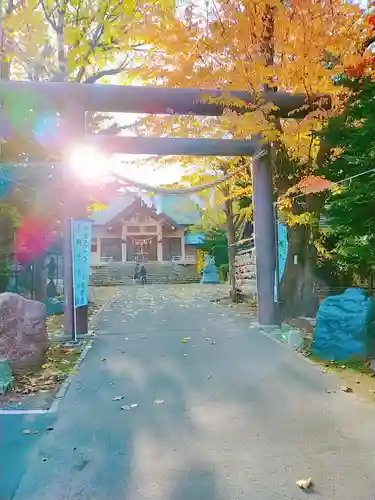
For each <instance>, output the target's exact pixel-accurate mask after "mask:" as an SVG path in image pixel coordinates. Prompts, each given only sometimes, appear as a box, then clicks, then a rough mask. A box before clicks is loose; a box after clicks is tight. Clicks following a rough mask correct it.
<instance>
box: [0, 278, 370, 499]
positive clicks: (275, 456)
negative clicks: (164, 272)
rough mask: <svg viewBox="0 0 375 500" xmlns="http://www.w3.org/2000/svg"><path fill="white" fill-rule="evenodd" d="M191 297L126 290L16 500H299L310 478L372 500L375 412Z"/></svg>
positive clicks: (327, 493)
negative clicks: (299, 484)
mask: <svg viewBox="0 0 375 500" xmlns="http://www.w3.org/2000/svg"><path fill="white" fill-rule="evenodd" d="M195 290H197V288H196V287H190V288H189V287H187V288H183V287H178V286H175V287H156V286H155V287H153V286H147V287H134V288H128V289H124V290H123V291H122V292H121V293H120V295H119V296H117V298H116V299H115V301H114V303H113V304H112V306H111V307H108V308H107V310H105V311H103V312H102V314H101V316H100V319H99V322H98V338H97V340H96V341H95V343H94V346H93V348H92V349H91V351H90V352H89V354H88V356H87V357H86V359H85V361H84V364H83V367H82V369H81V370H80V372H79V374H78V375H76V376H75V377H74V379H73V382H72V384H71V386H70V389H69V390H68V392H67V394H66V396H65V398H64V400H63V401H62V402H61V405H60V408H59V411H58V413H57V415H56V420H55V422H54V423H53V427H54V430H53V431H51V432H48V433H44V434H43V436H42V437H41V438H38V439H36V440H35V446H34V447H33V448H32V449H31V450H28V453H27V456H26V462H25V466H24V467H23V469H24V470H23V473H22V474H20V475H21V476H22V477H21V478H20V481H19V486H18V488H17V490H16V492H15V493H14V495H12V496H11V499H12V500H13V499H14V500H63V499H64V500H144V499H147V500H148V499H149V500H236V499H244V500H274V499H286V500H299V499H303V498H305V494H304V493H303V492H302V491H300V490H299V489H298V488H297V487H296V485H295V481H296V480H298V479H300V478H307V477H309V476H311V477H312V478H313V480H314V482H315V484H316V497H317V498H320V499H322V500H354V499H355V500H370V499H373V498H374V494H375V493H374V491H375V490H374V483H373V479H374V475H375V472H374V471H375V468H374V466H375V433H374V426H375V405H373V404H370V403H365V402H362V401H360V400H359V399H357V398H356V396H355V394H346V393H343V392H341V391H337V392H334V393H330V392H327V390H329V391H331V390H332V389H334V388H337V384H338V382H337V381H336V379H335V378H333V376H331V375H328V374H323V373H321V371H320V370H319V369H318V368H317V367H315V366H313V365H311V364H310V363H309V362H308V361H306V360H305V359H304V358H302V357H301V356H298V355H297V354H296V353H294V352H293V351H292V350H291V349H290V348H288V347H287V346H284V345H281V344H279V343H276V342H275V341H273V340H272V339H270V338H268V337H266V336H265V335H263V334H262V333H260V332H259V331H258V330H257V329H256V328H254V327H251V325H249V320H248V319H246V318H243V317H239V316H237V315H236V314H235V313H234V312H232V311H230V310H224V309H222V308H221V307H219V306H217V305H214V304H212V303H210V302H209V301H208V300H200V299H199V298H198V296H196V295H195V293H194V291H195ZM198 290H200V293H202V288H199V289H198ZM206 290H207V291H208V288H207V289H206ZM185 337H191V339H188V340H186V342H182V340H183V339H184V338H185ZM116 396H123V397H124V399H123V400H121V401H112V398H114V397H116ZM158 400H159V401H158ZM155 401H157V403H155ZM163 401H164V402H163ZM132 404H137V405H138V406H137V407H134V408H132V409H130V410H121V406H123V405H132ZM8 418H10V417H8ZM33 418H34V419H36V420H34V422H33V425H34V426H35V425H39V426H43V425H45V422H44V421H43V420H41V418H42V417H41V416H40V417H33ZM38 418H39V420H38ZM38 422H39V424H38ZM29 425H31V424H29ZM22 438H23V439H29V440H32V439H33V436H28V437H25V436H22ZM10 458H11V459H12V460H15V458H16V454H15V453H14V454H13V456H11V457H10ZM15 465H16V464H15ZM0 477H1V476H0ZM0 485H1V483H0ZM0 498H1V499H2V495H1V489H0ZM6 500H8V498H6Z"/></svg>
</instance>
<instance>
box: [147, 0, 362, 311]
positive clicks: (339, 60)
mask: <svg viewBox="0 0 375 500" xmlns="http://www.w3.org/2000/svg"><path fill="white" fill-rule="evenodd" d="M147 22H148V27H147V29H148V32H150V33H151V32H152V40H153V44H154V47H155V49H156V50H155V52H154V53H153V55H152V57H151V58H150V59H149V60H148V62H147V65H146V66H144V67H143V68H142V69H141V72H138V75H139V74H142V75H143V78H144V79H145V80H147V81H148V82H154V83H155V84H159V85H160V84H161V85H167V86H178V87H193V88H201V89H202V94H203V95H204V89H212V88H213V89H219V90H221V91H222V95H221V97H220V99H219V101H220V102H221V103H222V104H223V105H224V107H225V108H226V109H225V112H224V115H223V116H222V117H220V118H213V119H209V118H205V119H200V118H197V117H180V118H176V117H173V116H172V117H169V118H167V119H164V123H163V124H161V123H160V121H159V120H155V118H150V119H148V120H147V124H146V125H145V127H146V128H147V127H148V130H149V131H151V132H150V133H163V134H164V133H169V134H170V135H171V134H172V135H182V134H184V135H185V134H187V135H189V136H198V135H200V136H202V135H203V136H205V137H232V138H235V139H248V138H250V137H251V136H254V135H258V134H260V136H261V137H262V138H263V140H264V141H266V142H268V144H270V146H271V148H270V155H269V156H270V159H271V162H272V168H273V180H274V188H275V199H277V198H281V199H283V200H284V206H283V207H282V208H283V209H284V214H285V215H286V216H287V221H288V223H289V224H290V225H291V226H294V229H291V230H290V238H289V242H290V254H291V255H292V254H293V253H294V254H299V255H300V256H301V258H300V260H299V262H300V263H301V264H300V265H298V266H294V268H293V273H289V275H290V276H292V275H293V279H291V280H289V284H288V286H287V287H286V288H285V290H284V291H285V293H286V294H287V295H288V294H289V295H294V296H298V295H299V302H300V304H301V307H300V310H299V311H298V312H302V313H305V314H306V313H308V309H309V305H308V304H309V303H311V297H312V296H311V290H312V281H313V278H314V276H313V271H312V269H311V266H309V262H310V261H311V252H312V246H313V245H312V241H311V231H310V228H309V227H307V226H309V225H310V226H311V223H312V222H313V221H312V218H310V219H309V218H308V219H309V220H307V219H306V216H304V217H302V218H299V217H298V215H299V214H298V210H297V213H296V210H295V204H293V203H291V202H290V201H288V203H285V200H286V198H285V194H286V193H289V189H290V188H292V187H293V186H295V185H296V184H297V183H298V182H299V181H300V180H301V179H302V178H304V177H305V176H306V175H309V174H311V173H313V172H314V170H315V168H316V167H317V164H318V163H319V162H320V161H321V159H322V156H323V155H322V153H323V151H324V150H323V149H322V148H321V144H320V142H319V138H318V136H317V133H318V132H319V131H320V130H321V128H322V126H323V124H324V123H325V122H326V120H327V119H328V118H329V117H330V116H332V115H333V114H335V113H338V112H340V110H341V109H342V107H343V105H344V103H345V95H344V94H343V93H342V90H341V89H340V88H339V86H338V85H337V84H336V78H337V76H338V75H340V74H341V73H343V72H344V69H345V68H347V67H350V66H353V65H354V66H356V65H358V63H359V61H361V60H362V59H364V58H365V57H366V50H365V47H366V41H367V40H368V36H369V30H370V26H369V25H368V24H367V21H366V13H365V11H364V10H363V9H361V7H360V6H359V5H356V4H354V3H353V2H350V1H342V0H330V1H328V2H325V1H323V2H322V1H320V0H291V1H289V2H283V1H281V0H267V1H265V2H259V1H257V0H240V1H239V2H229V1H227V0H217V1H215V2H210V1H207V2H205V3H204V4H203V3H197V4H196V5H194V4H193V3H191V4H188V5H187V6H186V7H185V8H184V10H183V11H181V10H180V11H179V12H178V13H177V14H176V13H172V12H171V13H170V15H169V16H164V17H161V18H160V19H159V20H158V19H155V18H153V19H149V20H148V21H147ZM264 89H269V90H275V91H284V92H290V93H295V94H297V93H299V94H301V93H302V94H304V95H305V96H306V109H307V108H308V106H309V104H312V103H315V104H316V102H317V99H318V97H319V96H320V95H322V94H330V95H331V97H332V108H331V109H330V110H328V111H327V110H324V109H320V107H319V105H318V106H315V107H314V109H313V110H312V111H310V112H309V113H308V114H307V115H306V116H305V117H304V118H303V119H301V118H297V117H296V116H295V115H294V113H293V112H291V113H290V116H289V117H288V118H287V119H278V118H276V117H275V110H276V109H275V106H274V104H273V103H272V102H264V101H263V100H262V91H264ZM234 90H245V91H247V92H249V93H251V94H252V95H253V96H254V102H253V104H251V105H246V104H245V103H244V102H241V101H239V100H238V99H234V98H233V96H231V91H234ZM234 104H235V105H236V106H237V107H238V106H239V107H242V108H243V109H242V111H243V113H241V114H238V113H236V112H235V111H234V110H233V105H234ZM295 111H298V110H295ZM300 201H304V202H305V201H306V200H300ZM292 205H293V206H292ZM303 210H304V211H305V208H303ZM301 226H303V227H302V228H301ZM296 233H298V234H296ZM289 260H290V259H289ZM289 264H290V262H289ZM291 264H293V262H292V263H291ZM288 267H289V268H291V267H290V265H289V266H288V265H287V270H288ZM292 267H293V266H292ZM296 268H298V270H297V269H296ZM297 271H298V272H297ZM307 282H308V284H307ZM297 309H298V307H297Z"/></svg>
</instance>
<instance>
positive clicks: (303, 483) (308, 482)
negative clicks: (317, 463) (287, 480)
mask: <svg viewBox="0 0 375 500" xmlns="http://www.w3.org/2000/svg"><path fill="white" fill-rule="evenodd" d="M296 485H297V486H298V487H299V488H301V490H304V491H307V490H308V489H309V488H311V487H312V485H313V482H312V479H311V477H309V478H308V479H300V480H299V481H296Z"/></svg>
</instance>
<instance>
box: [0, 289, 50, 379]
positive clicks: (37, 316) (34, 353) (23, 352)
mask: <svg viewBox="0 0 375 500" xmlns="http://www.w3.org/2000/svg"><path fill="white" fill-rule="evenodd" d="M45 319H46V310H45V306H44V304H42V303H41V302H37V301H35V300H27V299H25V298H24V297H21V296H20V295H17V294H15V293H8V292H7V293H1V294H0V358H2V359H6V360H8V361H9V363H10V364H11V366H12V370H13V372H16V373H17V372H18V373H20V372H25V371H28V370H30V369H37V368H40V366H41V365H42V364H43V362H44V359H45V353H46V350H47V347H48V335H47V330H46V324H45Z"/></svg>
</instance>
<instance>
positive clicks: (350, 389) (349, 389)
mask: <svg viewBox="0 0 375 500" xmlns="http://www.w3.org/2000/svg"><path fill="white" fill-rule="evenodd" d="M340 390H341V391H343V392H353V389H352V388H351V387H347V386H346V385H342V386H341V387H340Z"/></svg>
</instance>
